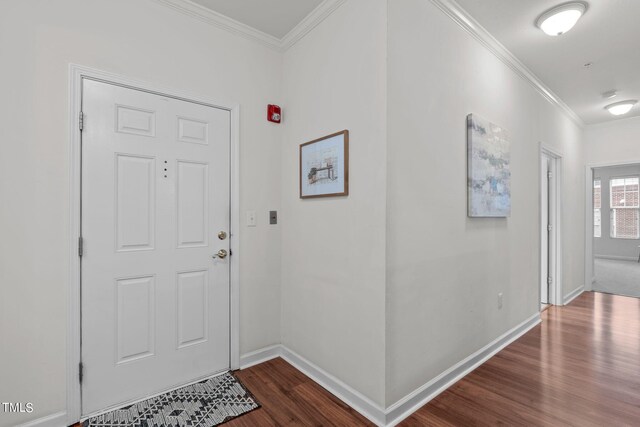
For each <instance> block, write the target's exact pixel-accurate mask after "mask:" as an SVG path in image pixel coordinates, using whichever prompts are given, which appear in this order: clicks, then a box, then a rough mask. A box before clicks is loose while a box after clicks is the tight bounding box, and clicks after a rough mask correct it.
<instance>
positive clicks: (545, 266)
mask: <svg viewBox="0 0 640 427" xmlns="http://www.w3.org/2000/svg"><path fill="white" fill-rule="evenodd" d="M550 175H551V159H550V158H549V156H547V155H546V154H544V153H543V154H542V155H541V158H540V217H541V219H540V227H541V230H540V238H541V243H540V247H541V255H540V262H541V269H540V302H541V303H542V304H549V285H550V283H549V281H550V277H551V274H550V270H549V255H550V251H549V234H550V228H551V221H550V215H549V207H550V204H549V194H550V193H549V188H550V180H551V176H550Z"/></svg>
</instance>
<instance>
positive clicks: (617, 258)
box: [587, 163, 640, 298]
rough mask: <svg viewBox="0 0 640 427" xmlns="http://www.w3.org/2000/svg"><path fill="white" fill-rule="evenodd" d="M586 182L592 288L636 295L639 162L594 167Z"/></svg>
mask: <svg viewBox="0 0 640 427" xmlns="http://www.w3.org/2000/svg"><path fill="white" fill-rule="evenodd" d="M590 184H591V197H590V198H589V199H590V201H591V204H592V216H591V218H592V221H591V224H592V227H591V230H590V236H591V240H592V248H593V250H592V257H591V259H590V263H591V266H592V268H593V276H592V288H593V290H594V291H597V292H604V293H609V294H615V295H623V296H631V297H637V298H640V197H639V194H640V191H639V190H640V163H630V164H621V165H612V166H603V167H594V168H592V169H591V183H590ZM587 218H589V217H587Z"/></svg>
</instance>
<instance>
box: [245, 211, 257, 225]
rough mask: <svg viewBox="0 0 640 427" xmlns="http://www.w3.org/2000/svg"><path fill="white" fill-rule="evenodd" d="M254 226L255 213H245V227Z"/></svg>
mask: <svg viewBox="0 0 640 427" xmlns="http://www.w3.org/2000/svg"><path fill="white" fill-rule="evenodd" d="M255 226H256V211H247V227H255Z"/></svg>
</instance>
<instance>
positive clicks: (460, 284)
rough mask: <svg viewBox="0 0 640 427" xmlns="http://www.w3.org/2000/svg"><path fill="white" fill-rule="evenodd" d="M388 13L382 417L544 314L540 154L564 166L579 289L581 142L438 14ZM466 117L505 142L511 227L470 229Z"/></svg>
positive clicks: (485, 223)
mask: <svg viewBox="0 0 640 427" xmlns="http://www.w3.org/2000/svg"><path fill="white" fill-rule="evenodd" d="M388 5H389V11H388V19H389V21H388V22H389V24H388V36H389V38H388V43H389V48H388V52H389V57H388V63H389V68H388V99H389V103H388V118H389V119H388V154H387V157H388V167H387V168H388V178H387V189H388V191H387V214H388V219H387V250H386V256H387V272H386V274H387V301H386V305H387V309H386V310H387V311H386V317H387V325H386V343H387V349H386V353H387V360H386V404H387V406H389V405H391V404H393V403H394V402H396V401H398V400H399V399H401V398H403V397H404V396H406V395H407V394H408V393H410V392H412V391H414V390H415V389H417V388H418V387H420V386H421V385H423V384H425V383H427V382H428V381H430V380H431V379H433V378H435V377H436V376H438V375H439V374H441V373H442V372H444V371H445V370H447V369H448V368H450V367H452V366H453V365H454V364H456V363H457V362H459V361H461V360H463V359H464V358H466V357H467V356H469V355H471V354H472V353H474V352H475V351H477V350H479V349H480V348H482V347H484V346H485V345H486V344H488V343H490V342H492V341H493V340H495V339H496V338H497V337H499V336H500V335H502V334H503V333H505V332H506V331H508V330H510V329H511V328H513V327H515V326H516V325H518V324H520V323H521V322H523V321H524V320H525V319H527V318H529V317H530V316H532V315H534V314H535V313H536V312H537V311H538V309H539V306H538V304H539V285H538V283H539V282H538V277H539V244H540V243H539V241H540V239H539V228H538V227H539V225H538V224H539V167H538V165H539V142H540V141H542V142H544V143H545V144H546V145H548V146H549V147H552V148H554V149H555V150H557V151H559V152H561V153H562V155H563V168H564V182H563V191H564V201H563V208H564V215H563V226H564V234H563V240H564V251H563V254H562V258H563V263H564V274H563V281H564V294H565V295H566V294H568V293H570V292H571V291H573V290H574V289H577V288H579V287H580V286H583V285H584V277H583V276H584V194H583V191H581V189H582V188H584V184H583V182H584V168H583V164H584V153H583V151H584V150H583V147H582V139H583V132H582V130H581V128H580V127H579V126H577V125H576V124H575V123H574V122H572V121H571V120H570V119H569V118H568V117H567V116H565V115H564V114H563V113H562V112H561V111H560V110H559V109H557V108H556V107H554V106H552V105H551V104H549V103H548V102H547V101H546V100H545V99H544V98H542V96H541V95H540V94H539V93H538V92H536V91H535V90H534V89H533V88H532V86H531V85H530V84H529V83H527V82H525V81H524V80H522V79H521V78H520V77H518V76H517V75H516V74H515V73H514V72H513V71H512V70H511V69H510V68H509V67H508V66H506V65H505V64H504V63H502V62H501V61H499V60H498V59H497V58H496V57H495V56H493V55H492V54H491V53H490V52H489V51H488V50H487V49H486V48H484V47H483V46H482V45H481V44H480V43H478V42H477V41H476V40H475V39H474V38H473V37H472V36H471V35H470V34H468V33H466V32H465V31H464V30H463V29H462V28H461V27H459V26H458V25H457V24H456V23H454V22H453V21H452V20H451V19H450V18H449V17H447V16H446V15H445V14H444V13H442V12H441V11H440V10H439V9H438V8H437V7H436V6H434V4H433V3H432V2H430V1H425V0H394V1H389V2H388ZM469 113H475V114H479V115H481V116H484V117H485V118H486V119H488V120H490V121H491V122H494V123H496V124H499V125H501V126H503V127H505V128H507V129H508V130H509V131H510V134H511V141H512V144H511V150H512V151H511V156H512V157H511V161H512V164H511V171H512V189H511V192H512V214H511V217H510V218H508V219H470V218H467V206H466V200H467V198H466V196H467V194H466V167H467V165H466V154H467V151H466V148H467V146H466V122H465V119H466V116H467V114H469ZM576 189H577V191H576ZM499 292H502V293H504V307H503V308H502V310H499V309H498V304H497V295H498V293H499Z"/></svg>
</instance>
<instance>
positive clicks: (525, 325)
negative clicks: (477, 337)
mask: <svg viewBox="0 0 640 427" xmlns="http://www.w3.org/2000/svg"><path fill="white" fill-rule="evenodd" d="M540 322H541V319H540V313H536V314H534V315H532V316H531V317H529V318H528V319H527V320H525V321H524V322H522V323H520V324H519V325H517V326H516V327H514V328H512V329H511V330H509V331H507V332H505V333H504V334H503V335H501V336H500V337H498V338H497V339H495V340H494V341H492V342H490V343H489V344H487V345H486V346H484V347H483V348H481V349H480V350H478V351H476V352H475V353H473V354H472V355H471V356H469V357H467V358H466V359H464V360H462V361H460V362H458V363H457V364H455V365H454V366H452V367H451V368H449V369H447V370H446V371H444V372H443V373H441V374H440V375H438V376H437V377H435V378H434V379H432V380H431V381H429V382H428V383H426V384H424V385H423V386H422V387H420V388H418V389H417V390H415V391H414V392H412V393H410V394H408V395H407V396H405V397H404V398H402V399H400V400H399V401H398V402H396V403H394V404H393V405H391V406H389V408H387V410H386V420H387V424H386V425H387V426H389V427H391V426H395V425H397V424H398V423H400V422H401V421H402V420H404V419H405V418H407V417H408V416H410V415H411V414H413V413H414V412H415V411H417V410H418V409H419V408H421V407H422V406H424V405H425V404H426V403H427V402H429V401H430V400H432V399H433V398H435V397H436V396H438V395H439V394H440V393H442V392H443V391H445V390H446V389H447V388H449V387H451V386H452V385H453V384H454V383H455V382H457V381H459V380H460V379H462V378H463V377H464V376H465V375H467V374H469V373H470V372H471V371H473V370H474V369H476V368H477V367H479V366H480V365H482V364H483V363H484V362H486V361H487V360H489V359H490V358H491V357H493V356H494V355H495V354H496V353H498V352H499V351H500V350H502V349H503V348H505V347H506V346H508V345H509V344H511V343H512V342H514V341H515V340H517V339H518V338H520V337H521V336H522V335H524V334H526V333H527V332H529V331H530V330H531V329H532V328H534V327H535V326H537V325H538V324H539V323H540Z"/></svg>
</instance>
